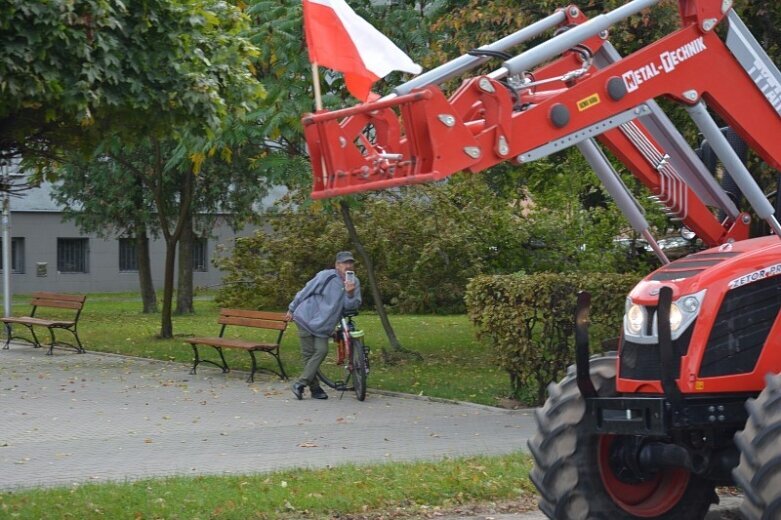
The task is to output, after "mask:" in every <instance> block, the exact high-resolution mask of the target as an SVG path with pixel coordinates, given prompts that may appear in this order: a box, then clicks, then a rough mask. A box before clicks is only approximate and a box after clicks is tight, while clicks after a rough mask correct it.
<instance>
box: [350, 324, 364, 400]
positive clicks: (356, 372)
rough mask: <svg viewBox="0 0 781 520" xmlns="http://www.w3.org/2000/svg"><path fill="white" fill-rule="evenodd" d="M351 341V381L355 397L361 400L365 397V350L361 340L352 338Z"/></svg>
mask: <svg viewBox="0 0 781 520" xmlns="http://www.w3.org/2000/svg"><path fill="white" fill-rule="evenodd" d="M352 343H353V345H352V347H353V348H352V356H353V373H352V382H353V386H354V389H355V397H357V398H358V400H359V401H363V400H364V399H366V372H367V370H366V352H365V351H364V346H363V341H361V340H359V339H355V338H353V342H352Z"/></svg>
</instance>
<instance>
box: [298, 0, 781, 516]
mask: <svg viewBox="0 0 781 520" xmlns="http://www.w3.org/2000/svg"><path fill="white" fill-rule="evenodd" d="M658 2H659V0H634V1H631V2H629V3H627V4H625V5H623V6H622V7H620V8H618V9H616V10H614V11H611V12H609V13H606V14H602V15H600V16H597V17H594V18H592V19H588V18H587V17H586V16H585V15H584V14H583V13H582V12H581V11H580V10H579V9H578V8H577V7H575V6H568V7H565V8H563V9H560V10H558V11H557V12H555V13H554V14H552V15H550V16H549V17H547V18H545V19H543V20H540V21H539V22H536V23H534V24H532V25H530V26H528V27H525V28H523V29H521V30H519V31H517V32H516V33H514V34H512V35H510V36H507V37H505V38H503V39H502V40H499V41H497V42H495V43H493V44H490V45H486V46H484V47H481V48H479V49H476V50H474V51H472V52H470V53H469V54H467V55H464V56H461V57H460V58H457V59H455V60H452V61H451V62H448V63H446V64H444V65H441V66H439V67H437V68H435V69H433V70H431V71H428V72H426V73H424V74H422V75H420V76H418V77H416V78H415V79H413V80H411V81H409V82H407V83H404V84H403V85H401V86H399V87H397V88H396V89H395V91H394V93H393V94H391V95H389V96H386V97H385V98H383V99H380V100H378V101H375V102H371V103H366V104H362V105H359V106H356V107H353V108H348V109H344V110H337V111H331V112H328V111H319V112H317V113H315V114H308V115H306V116H305V117H304V118H303V123H304V126H305V132H306V138H307V144H308V146H309V150H310V153H311V158H312V167H313V170H314V186H313V192H312V196H313V197H314V198H324V197H331V196H336V195H344V194H349V193H356V192H360V191H366V190H372V189H383V188H389V187H394V186H401V185H406V184H413V183H419V182H428V181H432V180H438V179H442V178H445V177H447V176H448V175H451V174H453V173H456V172H458V171H461V170H469V171H472V172H479V171H482V170H485V169H486V168H489V167H491V166H493V165H495V164H497V163H500V162H503V161H508V160H513V161H517V162H519V163H525V162H529V161H533V160H535V159H537V158H540V157H545V156H547V155H549V154H552V153H555V152H558V151H560V150H562V149H565V148H567V147H570V146H576V147H578V149H579V150H580V151H581V152H582V153H583V154H584V156H585V157H586V159H587V161H588V162H589V164H590V165H591V167H592V168H593V169H594V171H595V172H596V174H597V175H598V177H599V178H600V180H601V181H602V182H603V184H604V186H605V189H606V190H607V191H608V192H609V193H610V194H611V196H612V197H613V199H614V200H615V202H616V203H617V205H618V206H619V207H620V208H621V209H622V210H623V212H624V214H625V215H626V217H627V219H628V220H629V223H630V224H631V225H632V226H633V228H634V229H635V230H636V231H637V232H639V233H640V234H642V236H643V238H644V239H645V240H646V241H647V242H648V243H649V244H650V246H651V248H652V249H653V251H654V252H655V253H656V254H657V256H658V257H659V258H660V260H661V262H662V264H663V265H662V267H661V268H660V269H658V270H656V271H655V272H653V273H651V274H650V275H648V276H647V277H646V278H645V279H643V280H642V281H641V282H640V283H639V284H638V285H637V286H636V287H635V288H634V289H633V290H632V292H631V293H630V294H629V296H628V297H627V299H626V313H625V315H624V322H623V330H622V331H620V338H619V343H618V345H619V346H618V351H617V352H611V353H607V354H602V355H599V356H595V357H591V358H590V357H589V345H588V339H587V338H588V333H587V326H588V304H589V298H588V295H587V294H581V295H580V297H579V301H578V309H577V313H576V364H575V365H574V366H573V367H571V369H570V370H569V372H568V374H567V376H566V377H565V378H564V380H562V381H561V382H559V383H551V385H550V387H549V398H548V400H547V401H546V403H545V405H544V406H543V407H542V408H540V409H538V410H537V411H536V414H535V415H536V420H537V426H538V430H537V433H536V435H535V436H534V437H533V438H532V439H531V440H530V442H529V449H530V451H531V453H532V455H533V457H534V460H535V467H534V469H533V470H532V473H531V478H532V480H533V482H534V483H535V485H536V486H537V488H538V490H539V492H540V495H541V500H540V508H541V509H542V511H543V512H544V513H545V514H546V515H547V516H548V517H550V518H556V519H562V520H564V519H566V520H570V519H605V520H608V519H609V520H614V519H633V518H658V519H661V518H670V519H676V518H686V519H697V518H703V517H704V516H705V514H706V513H707V511H708V508H709V507H710V505H711V504H712V503H713V502H715V501H716V500H717V499H718V498H717V495H716V493H715V488H716V487H717V486H720V485H734V484H736V485H738V486H739V487H740V488H741V489H742V490H743V492H744V496H745V499H744V502H743V505H742V506H741V512H742V514H743V515H744V516H745V517H746V518H748V519H752V520H753V519H756V520H759V519H781V375H779V374H780V373H781V348H780V347H781V319H779V309H781V240H779V237H780V236H781V225H779V222H778V220H777V219H776V216H775V213H776V211H775V209H774V208H773V206H772V205H771V204H770V202H769V201H768V199H767V198H766V197H765V194H764V193H763V191H762V189H761V188H760V187H759V186H758V185H757V183H756V181H755V180H754V179H753V177H752V176H751V174H750V173H749V171H748V170H747V169H746V166H745V164H744V161H743V160H742V158H741V152H740V150H739V148H740V147H739V146H737V145H736V142H742V143H745V145H747V146H748V147H750V148H751V149H752V150H753V151H754V152H755V153H756V154H758V155H759V156H760V157H761V158H762V159H763V160H764V161H765V162H766V163H767V164H768V165H770V166H771V167H773V168H775V169H779V166H780V165H781V139H779V136H781V73H779V71H778V69H777V67H776V66H775V65H774V64H773V63H772V61H771V60H770V59H769V58H768V56H767V55H766V54H765V52H764V50H763V49H762V47H761V46H760V45H759V44H758V43H757V42H756V40H755V39H754V37H753V36H752V35H751V33H750V32H749V31H748V30H747V29H746V27H745V25H744V24H743V23H742V21H741V20H740V18H739V17H738V16H737V14H736V13H735V12H734V11H733V9H732V1H731V0H679V2H678V3H679V12H680V17H681V27H680V28H679V29H678V30H676V31H675V32H673V33H671V34H669V35H667V36H666V37H664V38H662V39H661V40H659V41H657V42H655V43H653V44H651V45H648V46H647V47H644V48H642V49H640V50H638V51H636V52H635V53H633V54H631V55H629V56H626V57H622V56H620V55H619V53H618V52H617V51H616V50H615V49H614V48H613V47H612V45H610V43H609V41H608V39H607V38H608V33H607V29H608V28H609V27H610V26H611V25H613V24H615V23H617V22H619V21H621V20H623V19H625V18H627V17H629V16H632V15H634V14H637V13H638V12H640V11H641V10H643V9H646V8H648V7H650V6H653V5H654V4H656V3H658ZM721 27H723V28H724V30H723V31H721V30H720V31H717V30H716V29H717V28H721ZM553 29H555V35H554V36H553V37H552V38H550V39H549V40H548V41H546V42H545V43H543V44H540V45H537V46H535V47H531V48H529V49H527V50H524V51H523V52H521V53H520V54H518V55H515V56H513V55H511V54H508V53H507V51H508V49H510V48H512V47H515V46H517V45H519V44H521V43H523V42H525V41H528V40H530V39H532V38H537V37H538V36H540V35H542V34H543V33H545V32H547V31H549V30H553ZM720 34H722V35H724V37H723V38H722V36H720ZM496 56H503V57H504V58H505V60H504V62H503V63H502V66H501V67H500V68H498V69H496V70H494V71H493V72H491V73H490V74H486V75H480V76H475V77H471V78H468V79H466V80H464V81H463V83H462V84H461V86H460V87H459V88H458V89H457V90H456V91H455V92H454V93H452V94H451V95H450V96H449V97H446V96H445V94H443V92H442V90H441V89H440V87H439V85H440V84H442V83H443V82H445V81H447V80H450V79H452V78H455V77H458V76H461V75H463V74H464V73H465V72H466V71H468V70H470V69H473V68H475V67H477V66H479V65H482V64H483V63H485V62H486V61H488V60H489V59H492V58H495V57H496ZM657 97H666V98H668V99H671V100H673V101H675V102H678V103H679V104H681V105H682V106H683V107H685V108H686V110H687V111H688V112H689V114H690V116H691V118H692V119H693V121H694V123H695V124H696V125H697V127H698V128H699V130H700V132H701V133H702V135H703V136H704V137H705V139H706V140H707V147H708V148H707V150H708V154H707V155H708V156H710V157H715V158H717V160H718V162H720V163H721V164H722V165H723V166H724V168H725V170H726V171H727V172H728V174H729V179H730V182H732V183H734V186H735V187H736V188H737V189H739V190H740V192H741V193H742V195H743V196H744V197H745V198H746V200H747V201H748V202H749V203H750V205H751V206H752V209H753V211H754V214H756V215H757V216H758V217H759V218H760V219H763V220H765V221H766V222H767V224H768V225H769V227H770V229H771V232H772V233H773V235H771V236H767V237H762V238H753V239H749V238H748V226H749V224H750V222H751V216H750V215H749V214H748V213H746V212H741V211H740V210H739V209H738V207H737V206H736V203H735V201H734V199H735V197H734V194H730V193H729V191H734V190H732V189H730V190H727V189H725V188H724V187H723V185H721V184H719V182H718V181H717V180H716V179H715V178H714V175H713V173H712V171H711V169H709V168H708V166H707V165H706V163H709V162H711V161H710V160H704V159H705V157H704V154H703V153H700V154H697V153H696V152H695V151H694V150H693V149H692V148H691V147H690V146H689V145H688V143H687V142H686V141H685V140H684V139H683V137H682V136H681V135H680V134H679V132H678V131H677V130H676V129H675V127H674V126H673V125H672V123H671V122H670V120H669V119H668V118H667V116H666V115H665V114H664V112H663V111H662V110H661V109H660V108H659V106H658V105H657V104H656V103H655V101H654V98H657ZM711 112H714V113H716V114H717V115H718V116H719V117H720V118H721V119H722V120H723V121H724V122H726V123H727V124H728V125H729V127H730V128H731V131H730V132H726V133H725V132H723V131H722V129H721V128H719V126H718V125H717V124H716V122H715V121H714V119H713V117H712V116H711ZM735 137H738V138H739V139H735ZM600 145H602V146H600ZM603 147H604V148H605V149H607V150H608V151H610V152H611V153H612V154H613V155H614V156H615V157H617V158H618V159H619V160H620V161H621V162H622V163H623V164H624V165H625V166H626V167H627V168H628V170H629V171H631V172H632V174H633V175H634V176H635V177H636V178H637V179H639V180H640V181H641V182H642V183H643V184H645V185H646V186H647V187H648V189H650V190H651V191H652V192H653V193H654V196H655V198H656V200H657V201H658V203H659V204H661V205H662V206H663V207H664V208H665V210H666V211H667V213H668V214H669V215H670V216H671V217H673V218H675V219H677V220H679V221H682V222H683V224H684V225H685V226H686V227H687V228H689V229H690V230H692V231H693V232H694V233H695V234H696V235H697V236H698V237H699V238H700V239H701V240H702V241H703V242H704V243H706V244H707V245H709V246H711V249H708V250H706V251H701V252H697V253H694V254H691V255H689V256H685V257H683V258H680V259H678V260H675V261H674V262H669V261H668V259H667V257H666V256H665V254H664V251H663V250H662V248H661V247H659V245H658V243H657V242H656V240H655V239H654V237H653V236H652V234H651V232H650V229H649V225H648V223H647V222H646V220H645V217H644V215H643V213H642V211H641V210H639V209H638V208H639V206H638V205H637V203H636V201H635V200H634V199H633V197H632V195H631V193H630V192H629V190H628V189H626V187H625V186H624V184H623V182H622V181H621V178H620V176H619V175H618V174H617V173H616V171H615V170H614V169H613V167H612V165H611V164H610V162H609V161H608V160H607V158H606V156H605V154H604V152H603Z"/></svg>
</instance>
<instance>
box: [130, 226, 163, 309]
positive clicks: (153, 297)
mask: <svg viewBox="0 0 781 520" xmlns="http://www.w3.org/2000/svg"><path fill="white" fill-rule="evenodd" d="M134 235H135V240H136V263H137V264H138V285H139V287H140V288H141V301H142V303H143V305H144V311H143V312H144V314H155V313H157V293H156V292H155V284H154V282H153V281H152V265H151V261H150V259H149V238H148V237H147V236H146V225H144V224H143V223H139V224H136V226H135V231H134Z"/></svg>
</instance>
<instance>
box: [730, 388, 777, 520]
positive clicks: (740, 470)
mask: <svg viewBox="0 0 781 520" xmlns="http://www.w3.org/2000/svg"><path fill="white" fill-rule="evenodd" d="M765 381H766V386H765V389H764V390H762V393H760V394H759V396H758V397H757V398H756V399H749V400H748V401H746V410H748V421H747V422H746V428H745V429H744V430H743V431H742V432H738V433H737V434H736V435H735V444H736V445H737V446H738V449H739V450H740V463H739V464H738V467H736V468H735V469H734V470H733V471H732V476H733V477H734V479H735V482H736V483H737V484H738V486H740V487H741V488H742V489H743V493H744V499H743V503H742V504H741V507H740V513H741V515H743V518H746V519H747V520H765V519H772V520H777V519H779V518H781V374H776V375H768V376H767V377H766V378H765Z"/></svg>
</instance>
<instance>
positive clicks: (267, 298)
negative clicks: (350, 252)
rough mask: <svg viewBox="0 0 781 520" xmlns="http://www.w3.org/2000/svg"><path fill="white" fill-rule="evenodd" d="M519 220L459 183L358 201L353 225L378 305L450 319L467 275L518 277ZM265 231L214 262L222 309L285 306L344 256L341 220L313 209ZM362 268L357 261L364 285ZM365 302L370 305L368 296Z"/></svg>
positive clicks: (285, 211) (290, 209) (518, 212)
mask: <svg viewBox="0 0 781 520" xmlns="http://www.w3.org/2000/svg"><path fill="white" fill-rule="evenodd" d="M299 197H300V195H299ZM291 202H295V201H291ZM299 202H300V201H299ZM522 211H523V207H522V206H521V205H520V204H516V205H514V206H513V205H511V204H510V203H509V202H508V201H507V200H503V199H499V198H497V197H495V196H494V194H493V193H492V192H491V191H490V190H489V189H488V188H487V186H486V184H485V182H484V181H483V179H482V178H480V177H460V178H455V179H452V181H451V182H447V183H442V184H439V185H429V186H419V187H413V188H404V189H402V190H400V191H399V192H398V193H397V194H383V193H380V194H371V195H367V196H365V197H363V198H362V202H361V206H360V207H359V208H357V209H355V210H354V220H355V224H356V227H357V229H358V234H359V236H361V237H362V240H363V242H364V246H365V247H366V249H367V251H368V252H369V254H370V256H371V258H372V259H373V262H374V263H375V270H376V274H377V283H378V285H379V288H380V293H381V294H382V295H383V297H384V298H385V300H386V303H388V302H390V303H391V305H392V306H393V307H394V308H395V309H396V310H397V311H398V312H425V313H450V312H458V311H463V294H464V288H465V286H466V282H467V280H468V279H469V278H471V277H472V276H475V275H477V274H480V273H484V272H490V273H496V272H499V273H501V272H512V271H513V270H516V269H517V265H518V263H519V262H521V261H522V258H523V256H524V255H525V249H524V247H523V244H524V243H526V241H527V240H526V239H527V237H526V233H525V231H524V225H523V215H522ZM272 222H273V223H272V227H273V229H272V230H270V231H266V230H261V231H260V232H259V233H258V234H257V235H256V236H255V237H253V238H246V239H241V240H239V241H237V244H236V248H235V249H234V252H233V255H232V257H230V258H224V259H222V260H221V261H220V263H219V265H220V267H221V268H222V269H224V270H226V271H227V272H228V274H227V277H226V287H225V288H224V289H223V290H222V291H220V294H219V296H218V299H219V300H220V302H221V303H224V304H225V305H233V304H238V303H240V302H245V304H250V305H251V306H253V307H258V308H268V307H276V308H281V307H284V306H286V305H287V303H288V302H289V301H290V300H291V299H292V297H293V295H294V294H295V292H296V291H297V290H299V289H300V288H301V287H302V286H303V284H304V283H305V282H306V281H307V280H308V279H309V278H310V277H311V276H312V275H313V274H314V273H315V272H317V270H319V269H323V268H325V267H328V266H329V265H332V263H333V254H334V252H335V251H338V250H339V249H350V247H351V246H350V244H349V241H348V237H347V234H346V231H345V229H344V224H343V222H342V220H341V219H340V217H339V216H338V215H337V214H336V213H335V212H334V211H333V210H331V209H330V206H328V205H325V204H323V203H320V202H315V203H311V204H307V205H301V204H298V203H288V204H287V205H286V206H282V207H280V209H279V211H278V213H277V215H276V216H275V217H274V218H273V221H272ZM362 269H363V266H362V265H361V264H360V262H359V263H358V265H357V271H358V275H359V277H361V279H362V280H364V281H365V280H367V278H366V276H363V275H362ZM364 283H365V282H364ZM364 299H365V300H366V301H367V303H368V302H371V300H370V294H369V291H368V290H364Z"/></svg>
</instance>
